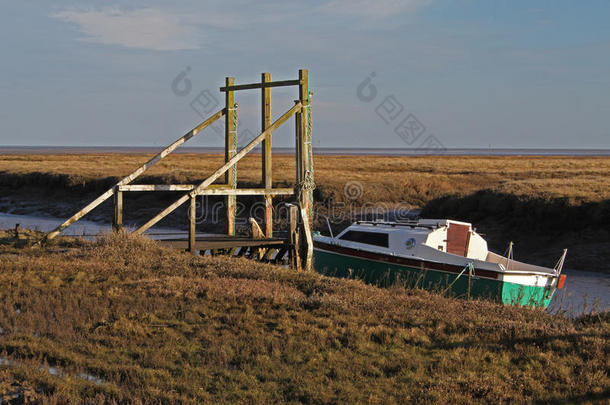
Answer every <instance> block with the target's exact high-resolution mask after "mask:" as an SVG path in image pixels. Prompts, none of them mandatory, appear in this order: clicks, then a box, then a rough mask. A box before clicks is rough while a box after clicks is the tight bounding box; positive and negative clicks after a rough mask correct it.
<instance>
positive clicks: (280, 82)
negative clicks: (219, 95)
mask: <svg viewBox="0 0 610 405" xmlns="http://www.w3.org/2000/svg"><path fill="white" fill-rule="evenodd" d="M300 84H301V81H300V80H299V79H296V80H278V81H275V82H265V83H249V84H236V85H233V86H224V87H221V88H220V91H236V90H251V89H263V88H266V87H282V86H299V85H300Z"/></svg>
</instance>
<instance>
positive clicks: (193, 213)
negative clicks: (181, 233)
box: [189, 195, 197, 253]
mask: <svg viewBox="0 0 610 405" xmlns="http://www.w3.org/2000/svg"><path fill="white" fill-rule="evenodd" d="M190 203H191V204H190V207H189V252H191V253H195V251H196V246H195V245H196V243H197V240H196V235H195V231H196V222H195V220H196V218H197V196H194V195H192V196H191V198H190Z"/></svg>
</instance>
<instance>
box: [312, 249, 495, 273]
mask: <svg viewBox="0 0 610 405" xmlns="http://www.w3.org/2000/svg"><path fill="white" fill-rule="evenodd" d="M313 245H314V248H319V249H324V250H327V251H329V252H334V253H340V254H344V255H348V256H354V257H360V258H363V259H369V260H376V261H380V262H385V263H390V264H397V265H403V266H410V267H415V268H421V267H422V265H423V269H425V270H439V271H445V272H448V273H456V274H459V273H461V272H462V270H464V267H462V266H456V265H454V264H447V263H436V262H429V261H424V260H418V259H408V258H406V257H400V256H391V255H388V254H384V253H374V252H367V251H366V250H360V249H353V248H348V247H345V246H337V245H329V244H328V243H324V242H316V241H314V244H313ZM474 275H475V276H479V277H486V278H493V279H494V280H497V279H498V276H499V274H498V273H496V272H495V271H491V270H482V269H474Z"/></svg>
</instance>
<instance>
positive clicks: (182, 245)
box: [159, 236, 288, 250]
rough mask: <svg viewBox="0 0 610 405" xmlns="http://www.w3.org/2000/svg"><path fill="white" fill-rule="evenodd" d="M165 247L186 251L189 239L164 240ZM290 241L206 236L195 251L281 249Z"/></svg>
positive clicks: (197, 243)
mask: <svg viewBox="0 0 610 405" xmlns="http://www.w3.org/2000/svg"><path fill="white" fill-rule="evenodd" d="M159 242H160V243H162V244H163V245H165V246H168V247H171V248H175V249H183V250H186V249H188V248H189V243H188V239H187V238H183V239H163V240H159ZM287 243H288V241H287V240H286V239H281V238H262V239H252V238H244V237H230V236H206V237H199V238H197V239H196V241H195V250H211V249H232V248H238V247H261V248H262V247H266V248H269V247H275V248H281V247H283V246H284V245H286V244H287Z"/></svg>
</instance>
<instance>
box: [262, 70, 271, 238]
mask: <svg viewBox="0 0 610 405" xmlns="http://www.w3.org/2000/svg"><path fill="white" fill-rule="evenodd" d="M270 81H271V73H263V74H261V82H262V83H267V82H270ZM270 126H271V88H270V87H263V88H262V89H261V128H262V131H265V130H266V129H267V128H269V127H270ZM262 156H263V162H262V171H263V173H262V187H264V188H265V189H266V190H271V188H272V186H273V184H272V182H273V179H272V161H271V158H272V152H271V134H268V135H266V136H265V140H264V141H263V146H262ZM265 236H267V237H268V238H272V237H273V197H272V196H271V195H269V194H265Z"/></svg>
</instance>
